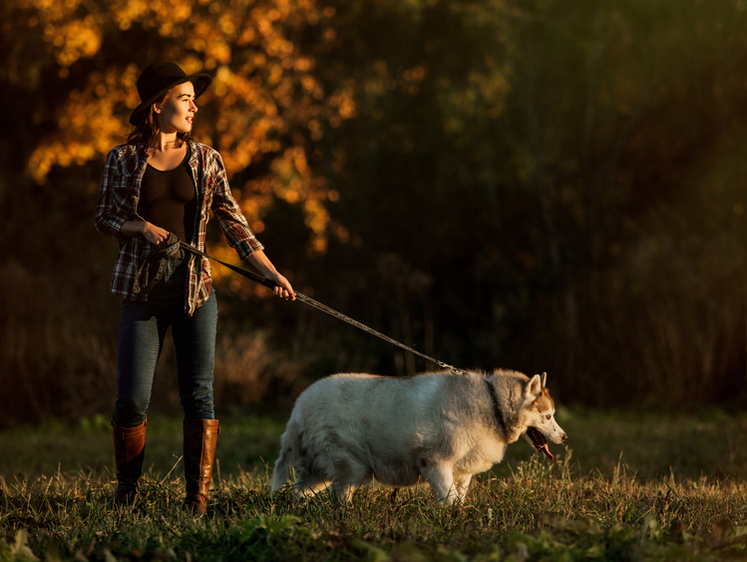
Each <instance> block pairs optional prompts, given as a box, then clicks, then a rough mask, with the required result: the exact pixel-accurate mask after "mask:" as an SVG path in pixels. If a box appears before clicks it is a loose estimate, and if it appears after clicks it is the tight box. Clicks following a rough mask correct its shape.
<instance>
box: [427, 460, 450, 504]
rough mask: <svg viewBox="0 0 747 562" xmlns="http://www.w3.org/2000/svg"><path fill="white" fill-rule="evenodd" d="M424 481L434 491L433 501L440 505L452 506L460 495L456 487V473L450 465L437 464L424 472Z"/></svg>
mask: <svg viewBox="0 0 747 562" xmlns="http://www.w3.org/2000/svg"><path fill="white" fill-rule="evenodd" d="M421 474H422V476H423V479H424V480H425V481H426V482H428V484H429V485H430V487H431V490H433V499H434V500H435V501H436V502H438V503H443V504H445V505H451V504H452V503H454V501H455V500H456V499H458V497H459V495H458V494H457V490H456V488H455V486H454V473H453V471H452V469H451V466H450V465H446V464H437V465H433V466H431V467H429V469H426V470H423V471H422V473H421Z"/></svg>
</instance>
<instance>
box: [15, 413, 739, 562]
mask: <svg viewBox="0 0 747 562" xmlns="http://www.w3.org/2000/svg"><path fill="white" fill-rule="evenodd" d="M557 418H558V421H559V423H560V424H561V425H562V426H563V428H564V429H565V430H566V431H567V433H568V434H569V440H568V445H567V446H566V447H559V446H554V447H551V448H552V449H553V452H554V453H555V454H556V462H554V463H550V462H548V461H547V460H546V459H545V458H544V457H540V456H539V455H535V454H533V453H532V451H531V449H530V448H529V446H528V445H527V444H526V443H524V442H519V443H516V444H513V445H511V446H510V447H509V448H508V451H507V455H506V460H505V461H504V463H502V464H501V465H499V466H497V467H495V468H494V470H493V471H492V472H490V473H485V474H483V475H480V476H478V477H477V478H476V479H475V480H474V481H473V482H474V483H473V485H472V487H471V489H470V493H469V495H468V498H467V500H468V501H467V502H466V504H465V505H463V506H458V507H449V508H444V507H440V506H435V505H433V504H432V502H431V501H430V497H429V494H428V491H427V490H425V489H421V488H417V489H413V490H400V491H399V492H398V493H397V494H393V493H392V492H391V491H390V490H386V489H382V488H378V487H369V486H365V487H362V488H361V489H360V490H359V491H358V492H357V494H356V498H355V502H354V503H353V504H352V505H350V506H344V505H339V504H337V503H335V502H334V501H332V500H330V499H329V498H328V497H327V496H326V495H324V496H320V497H318V498H315V499H313V500H310V501H308V502H307V503H305V504H302V505H295V504H293V503H292V502H291V501H290V495H289V493H288V492H287V491H285V492H281V493H280V494H278V495H277V496H274V497H271V496H270V495H269V493H268V470H269V468H268V467H269V466H271V465H272V462H274V458H275V455H276V454H277V449H278V442H279V441H278V440H279V435H280V433H281V432H282V430H283V421H282V420H280V421H279V420H273V419H269V418H250V417H242V418H224V419H222V420H221V422H222V428H223V429H222V433H221V438H220V441H219V446H218V447H219V450H218V455H217V456H218V459H219V462H218V463H217V465H216V470H215V473H214V481H213V490H214V491H213V495H212V498H211V503H210V506H209V511H208V515H207V516H206V517H203V518H199V519H193V518H192V517H190V516H189V515H188V514H187V513H185V512H184V511H183V510H182V509H181V501H182V495H183V489H182V488H183V482H182V479H181V470H182V465H181V462H180V460H179V456H180V451H179V450H180V447H181V435H180V426H181V424H180V422H179V420H175V419H171V418H165V417H152V418H151V420H150V422H149V439H148V448H147V451H146V455H147V461H146V465H147V466H148V471H147V474H146V477H145V481H144V483H143V499H142V501H141V502H140V503H139V504H138V505H137V506H136V507H135V508H133V509H130V510H125V511H119V512H108V511H107V510H106V508H105V504H106V500H107V498H108V496H109V495H110V494H111V492H112V489H113V484H112V475H111V471H112V467H111V464H112V460H111V450H110V449H111V445H110V441H111V437H110V433H109V427H108V423H107V422H106V420H104V419H103V418H93V419H86V420H82V421H81V422H79V423H78V424H76V425H75V426H70V425H65V424H62V423H57V422H50V423H47V424H45V425H44V426H42V427H39V428H34V429H30V428H15V429H12V430H6V431H4V432H1V433H0V443H1V444H2V445H1V448H2V453H1V455H0V540H1V541H2V542H0V561H5V560H50V561H51V560H79V561H84V560H91V561H93V560H103V561H106V562H111V561H113V560H128V561H131V560H186V561H190V562H191V561H196V560H224V561H232V560H293V561H295V560H309V561H313V560H370V561H382V562H383V561H386V560H392V561H413V562H415V561H425V560H443V561H447V560H448V561H461V560H473V561H499V560H501V561H503V560H510V561H530V560H531V561H533V560H558V561H561V560H562V561H566V560H569V561H570V560H745V559H747V484H746V483H745V482H747V480H746V479H745V476H747V452H746V451H747V447H746V446H745V445H747V415H736V416H735V415H731V414H729V413H726V412H723V411H712V412H704V413H700V414H697V415H680V416H676V417H672V416H667V415H663V414H651V413H640V412H623V413H612V414H604V415H601V414H600V413H598V412H586V411H580V410H579V411H576V410H561V411H559V412H558V414H557Z"/></svg>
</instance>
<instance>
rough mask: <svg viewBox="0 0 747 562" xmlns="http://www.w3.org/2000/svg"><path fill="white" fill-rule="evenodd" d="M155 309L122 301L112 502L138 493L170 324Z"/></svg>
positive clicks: (126, 501) (124, 502)
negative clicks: (160, 359) (160, 358)
mask: <svg viewBox="0 0 747 562" xmlns="http://www.w3.org/2000/svg"><path fill="white" fill-rule="evenodd" d="M156 310H157V309H156V308H154V307H152V306H148V305H147V304H146V303H134V302H129V301H125V302H124V304H123V305H122V318H121V322H120V328H119V357H118V374H117V402H116V405H115V411H114V418H113V419H112V429H113V436H114V457H115V460H116V465H117V482H118V485H117V489H116V490H115V492H114V495H113V496H112V498H111V500H110V502H109V504H110V506H120V505H128V504H131V503H133V502H134V501H135V499H136V497H137V491H138V484H139V481H140V475H141V474H142V469H143V460H144V458H145V434H146V428H147V422H146V415H147V412H148V404H149V402H150V395H151V388H152V386H153V375H154V372H155V368H156V363H157V362H158V355H159V353H160V350H161V346H162V344H163V337H164V334H165V332H166V329H167V327H168V324H167V323H166V322H165V321H164V320H162V319H161V320H159V317H158V316H159V315H158V314H157V313H156Z"/></svg>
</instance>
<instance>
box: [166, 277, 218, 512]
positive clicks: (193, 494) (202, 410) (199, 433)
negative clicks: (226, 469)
mask: <svg viewBox="0 0 747 562" xmlns="http://www.w3.org/2000/svg"><path fill="white" fill-rule="evenodd" d="M217 324H218V305H217V302H216V299H215V292H212V293H211V295H210V298H209V299H208V301H207V302H206V303H205V304H203V305H202V306H201V307H199V308H198V309H197V310H196V311H195V313H194V315H193V316H192V317H188V316H186V315H184V314H182V315H181V316H180V317H179V318H178V319H176V318H174V322H173V333H174V345H175V347H176V359H177V369H178V371H179V392H180V395H181V400H182V407H183V408H184V477H185V480H186V488H187V497H186V501H185V503H186V505H187V507H189V508H190V509H193V510H194V511H195V512H196V513H201V514H204V513H205V511H206V509H207V500H208V492H209V490H210V480H211V478H212V475H213V461H214V459H215V445H216V442H217V439H218V433H220V429H219V427H218V420H216V419H215V411H214V407H213V366H214V364H215V337H216V330H217Z"/></svg>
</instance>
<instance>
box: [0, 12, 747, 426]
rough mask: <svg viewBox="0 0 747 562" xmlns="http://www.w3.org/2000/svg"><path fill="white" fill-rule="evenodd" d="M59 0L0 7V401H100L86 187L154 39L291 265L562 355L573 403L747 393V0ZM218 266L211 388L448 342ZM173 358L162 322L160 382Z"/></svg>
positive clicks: (560, 396) (235, 388) (383, 369)
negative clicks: (280, 294) (188, 85)
mask: <svg viewBox="0 0 747 562" xmlns="http://www.w3.org/2000/svg"><path fill="white" fill-rule="evenodd" d="M43 4H44V3H43V2H35V1H32V0H10V2H5V3H4V4H3V7H2V8H0V13H1V14H2V18H1V19H0V21H2V23H1V24H0V25H2V33H1V34H0V37H1V38H0V59H1V60H0V107H2V108H3V120H4V126H3V128H2V131H3V132H2V141H1V144H0V212H1V213H2V221H1V222H0V330H2V334H1V335H2V340H1V341H2V348H1V349H0V377H1V380H0V383H1V384H0V400H1V401H2V404H3V407H2V408H1V409H0V424H2V425H13V424H16V423H21V422H38V421H39V420H42V419H45V418H49V417H63V418H77V417H80V416H91V415H94V414H101V413H103V414H105V415H108V413H109V412H110V410H111V407H112V403H113V399H114V388H115V379H116V343H117V330H118V316H119V302H118V299H117V298H116V297H114V296H112V295H111V294H110V293H109V290H108V284H109V281H110V277H111V272H112V266H113V263H114V258H115V256H116V243H115V242H114V241H112V240H110V239H107V238H106V237H104V236H102V235H100V234H98V233H97V232H96V231H95V229H94V226H93V216H94V210H95V203H96V190H97V185H98V181H99V178H100V175H101V171H102V169H103V162H104V158H105V156H106V152H107V151H108V150H109V148H111V147H112V146H113V145H115V144H118V143H120V142H123V141H124V139H125V138H126V135H127V133H128V131H129V129H128V128H127V117H128V115H129V112H130V111H131V110H132V108H133V107H134V106H135V105H136V104H137V103H138V99H137V96H136V91H135V88H134V80H135V78H136V77H137V75H138V74H139V72H140V71H141V70H142V68H144V67H145V66H146V65H147V64H148V63H150V62H153V61H155V60H174V61H176V62H178V63H179V64H181V65H182V66H183V67H184V68H185V70H187V71H188V72H195V71H199V70H202V69H205V70H206V71H207V72H209V73H211V74H212V75H213V76H214V77H215V80H214V82H213V85H212V87H211V88H210V90H209V91H208V92H207V93H206V94H205V95H204V96H203V97H202V98H201V99H200V100H199V101H200V104H199V105H200V112H199V113H198V119H197V122H196V126H195V133H196V137H197V138H198V140H201V141H203V142H207V143H209V144H211V145H212V146H214V147H216V148H217V149H219V150H220V151H221V154H222V155H223V156H224V159H225V161H226V166H227V169H228V171H229V173H230V177H231V182H232V185H233V187H234V190H235V194H236V196H237V198H238V199H239V200H240V201H241V203H242V207H243V209H244V211H245V214H246V215H247V217H248V218H249V220H250V222H251V223H252V224H253V225H254V226H255V229H256V230H257V232H258V236H259V237H260V239H261V240H262V242H263V243H264V244H265V245H266V247H267V253H268V255H269V256H270V258H271V259H272V260H273V262H274V263H275V264H276V265H277V266H278V268H279V269H280V270H281V271H282V272H283V273H286V274H287V275H288V276H289V278H290V279H291V281H292V282H293V284H294V286H295V287H296V288H297V289H298V290H300V291H302V292H304V293H306V294H308V295H309V296H312V297H313V298H315V299H317V300H319V301H321V302H323V303H325V304H327V305H329V306H331V307H333V308H335V309H337V310H340V311H341V312H343V313H345V314H347V315H349V316H351V317H353V318H355V319H357V320H359V321H361V322H363V323H365V324H367V325H369V326H371V327H372V328H374V329H376V330H379V331H381V332H383V333H385V334H387V335H389V336H391V337H393V338H395V339H397V340H399V341H402V342H404V343H406V344H408V345H411V346H414V347H416V348H417V349H418V350H420V351H422V352H424V353H427V354H429V355H432V356H435V357H437V358H439V359H440V360H442V361H445V362H447V363H450V364H453V365H456V366H458V367H462V368H478V369H484V370H488V369H492V368H495V367H502V368H513V369H518V370H522V371H524V372H527V373H528V374H533V373H539V372H542V371H546V372H547V373H548V385H549V387H550V389H551V391H552V393H553V395H554V396H555V397H556V401H558V402H560V403H563V404H566V405H576V406H588V407H601V406H605V407H610V406H619V407H643V408H648V409H671V408H683V407H684V408H698V407H702V406H710V405H718V406H720V407H727V408H732V407H737V408H738V407H740V406H742V405H744V402H745V401H744V397H745V386H746V385H745V383H746V382H747V329H746V327H745V326H746V322H747V278H746V277H745V259H746V257H747V256H746V250H747V247H746V243H745V205H747V186H746V185H745V172H747V161H746V158H745V157H746V156H747V127H745V124H746V123H747V35H746V34H745V33H744V30H745V29H747V4H746V3H745V2H743V1H741V0H739V1H737V0H709V1H708V2H705V1H701V0H682V1H678V2H672V1H671V0H613V1H601V0H599V1H596V0H579V1H576V2H570V3H569V2H563V1H559V0H516V1H509V0H507V1H487V0H483V1H479V0H473V1H467V0H450V1H444V0H427V1H426V0H408V1H406V2H404V1H402V0H382V1H377V2H371V1H364V0H345V1H344V2H343V1H340V2H336V1H332V2H326V1H325V2H318V3H313V2H301V1H296V2H291V3H289V4H285V3H283V2H280V1H279V0H276V1H273V0H258V1H256V2H248V1H243V0H242V1H239V0H235V1H233V2H225V3H220V4H217V3H214V4H209V3H201V2H196V3H195V2H182V0H171V1H170V2H168V3H167V2H162V3H150V4H149V5H148V6H145V7H140V8H138V9H136V8H135V7H133V6H132V5H131V3H128V4H127V6H125V5H118V4H113V3H112V4H110V3H108V2H106V1H104V0H91V1H89V2H85V3H83V2H80V3H76V2H70V3H66V6H65V7H61V6H54V7H53V9H47V8H45V7H44V6H43ZM212 226H213V230H211V233H210V237H211V244H210V251H212V252H214V253H218V254H219V255H220V256H221V257H229V258H231V259H233V260H234V261H236V258H235V256H233V257H231V253H230V250H228V249H227V248H226V246H225V244H224V242H223V241H222V237H221V235H220V233H219V232H218V230H217V226H215V224H213V225H212ZM216 283H217V287H218V291H219V300H220V303H221V309H220V313H221V320H220V329H219V342H218V345H219V353H218V360H217V366H216V391H217V395H218V396H217V398H218V407H219V411H224V412H231V411H241V412H248V411H254V412H260V411H263V412H276V413H280V414H282V413H284V412H287V411H288V408H289V407H290V406H292V403H293V400H294V398H295V396H297V394H298V392H300V391H301V390H302V389H303V388H305V386H307V385H308V384H309V383H310V382H311V381H313V380H314V379H316V378H318V377H321V376H324V375H327V374H331V373H333V372H340V371H369V372H376V373H380V374H386V375H402V374H413V373H416V372H421V371H424V370H428V369H432V368H433V366H432V365H431V364H429V363H426V362H425V361H423V360H421V359H417V358H415V357H413V356H411V355H408V354H405V353H403V352H402V351H401V350H399V349H398V348H395V347H392V346H391V345H389V344H387V343H385V342H382V341H380V340H377V339H375V338H374V337H373V336H370V335H368V334H365V333H363V332H361V331H359V330H357V329H356V328H353V327H351V326H348V325H346V324H343V323H341V322H339V321H338V320H335V319H332V318H330V317H327V316H324V315H323V314H321V313H320V312H317V311H315V310H312V309H309V308H307V307H305V306H304V305H303V304H300V303H286V302H284V301H280V300H274V299H273V298H271V297H270V295H269V294H268V293H267V292H266V291H263V290H262V289H261V288H258V287H252V286H249V285H250V283H249V282H248V281H244V280H242V279H240V278H237V277H236V276H235V275H234V274H230V273H227V272H226V271H225V270H221V269H217V270H216ZM173 371H174V366H173V353H172V352H171V350H170V347H168V346H167V348H166V349H165V351H164V356H163V361H162V363H161V366H160V367H159V377H158V381H157V383H156V389H155V392H154V402H153V408H154V410H157V411H165V412H176V411H178V403H177V398H176V397H175V389H176V383H175V379H174V373H173Z"/></svg>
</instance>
